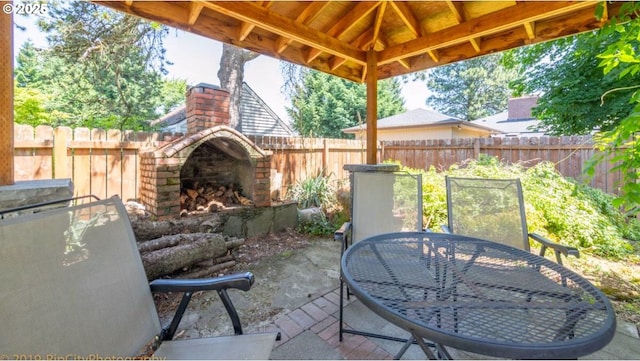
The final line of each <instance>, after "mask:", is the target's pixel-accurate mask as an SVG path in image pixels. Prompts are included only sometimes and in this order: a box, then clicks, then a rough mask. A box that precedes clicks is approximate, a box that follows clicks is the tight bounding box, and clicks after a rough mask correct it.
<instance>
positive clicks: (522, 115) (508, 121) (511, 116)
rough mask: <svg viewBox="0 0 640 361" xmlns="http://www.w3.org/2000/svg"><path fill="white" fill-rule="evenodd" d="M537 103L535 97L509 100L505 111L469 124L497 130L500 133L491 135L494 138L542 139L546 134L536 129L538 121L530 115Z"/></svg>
mask: <svg viewBox="0 0 640 361" xmlns="http://www.w3.org/2000/svg"><path fill="white" fill-rule="evenodd" d="M537 103H538V97H535V96H525V97H520V98H511V99H509V103H508V105H507V111H504V112H502V113H498V114H495V115H491V116H488V117H485V118H480V119H476V120H472V121H471V122H472V123H474V124H477V125H482V126H486V127H490V128H494V129H497V130H499V131H500V133H496V134H492V136H494V137H542V136H545V135H546V134H545V132H544V131H543V130H539V129H538V125H539V123H540V121H539V120H538V119H536V118H534V117H533V116H532V115H531V109H533V108H534V107H535V106H536V104H537Z"/></svg>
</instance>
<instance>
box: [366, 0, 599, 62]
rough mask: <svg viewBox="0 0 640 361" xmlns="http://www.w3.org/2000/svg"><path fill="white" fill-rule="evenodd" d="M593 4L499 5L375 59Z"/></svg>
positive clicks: (407, 54) (401, 55) (454, 42)
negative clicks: (483, 14) (484, 13)
mask: <svg viewBox="0 0 640 361" xmlns="http://www.w3.org/2000/svg"><path fill="white" fill-rule="evenodd" d="M593 7H594V3H593V2H589V1H579V2H546V3H544V6H541V5H540V4H539V3H538V2H522V3H518V5H517V6H513V7H509V8H506V9H502V10H499V11H496V12H494V13H491V14H487V15H485V16H481V17H479V18H476V19H472V20H469V21H466V22H463V23H462V24H460V25H456V26H453V27H450V28H446V29H443V30H440V31H437V32H435V33H430V34H428V36H423V37H420V38H418V39H415V40H412V41H409V42H406V43H403V44H398V45H395V46H391V47H389V48H387V49H385V50H383V51H382V52H381V53H380V58H379V59H378V61H379V62H380V64H381V65H382V64H388V63H392V62H395V61H397V60H399V59H403V58H407V57H412V56H417V55H420V54H424V53H425V52H427V51H429V50H436V49H439V48H446V47H449V46H453V45H457V44H460V43H462V42H468V41H470V40H471V39H474V38H481V37H485V36H490V35H492V34H496V33H500V32H502V31H506V30H509V29H512V28H515V27H518V26H523V24H525V23H531V22H535V21H537V20H542V19H545V18H548V17H552V16H559V15H563V14H567V13H571V12H573V11H577V10H580V9H583V8H593Z"/></svg>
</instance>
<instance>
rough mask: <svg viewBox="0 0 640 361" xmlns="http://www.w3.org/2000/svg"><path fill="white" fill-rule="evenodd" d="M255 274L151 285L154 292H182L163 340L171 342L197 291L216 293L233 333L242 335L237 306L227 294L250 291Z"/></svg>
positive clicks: (163, 334)
mask: <svg viewBox="0 0 640 361" xmlns="http://www.w3.org/2000/svg"><path fill="white" fill-rule="evenodd" d="M253 281H254V278H253V274H252V273H251V272H245V273H236V274H231V275H227V276H221V277H215V278H203V279H194V280H191V279H157V280H153V281H152V282H151V283H149V287H150V288H151V291H152V292H182V293H183V295H182V300H180V304H179V305H178V308H177V309H176V313H175V314H174V315H173V319H172V320H171V323H170V324H169V326H168V327H165V328H164V329H163V330H162V340H171V339H173V336H174V335H175V333H176V330H177V329H178V325H179V324H180V321H181V320H182V316H183V315H184V312H185V311H186V310H187V306H188V305H189V302H190V301H191V296H192V295H193V293H194V292H197V291H216V292H217V293H218V296H220V300H221V301H222V304H223V305H224V308H225V309H226V310H227V313H228V314H229V318H230V319H231V323H232V324H233V331H234V333H235V334H236V335H242V324H241V323H240V316H238V312H237V311H236V308H235V306H234V305H233V303H232V302H231V298H230V297H229V294H228V293H227V289H229V288H235V289H239V290H242V291H248V290H249V289H250V288H251V285H253Z"/></svg>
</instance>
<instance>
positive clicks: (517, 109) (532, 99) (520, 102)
mask: <svg viewBox="0 0 640 361" xmlns="http://www.w3.org/2000/svg"><path fill="white" fill-rule="evenodd" d="M537 103H538V97H537V96H524V97H520V98H511V99H509V104H508V106H507V111H508V114H509V117H508V118H507V119H533V116H532V115H531V109H532V108H533V107H535V106H536V104H537Z"/></svg>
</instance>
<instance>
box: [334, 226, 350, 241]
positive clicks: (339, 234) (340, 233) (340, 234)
mask: <svg viewBox="0 0 640 361" xmlns="http://www.w3.org/2000/svg"><path fill="white" fill-rule="evenodd" d="M349 231H351V222H344V223H343V224H342V227H340V228H339V229H338V230H337V231H335V232H333V240H334V241H340V242H343V241H344V239H345V235H346V234H347V233H349Z"/></svg>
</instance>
